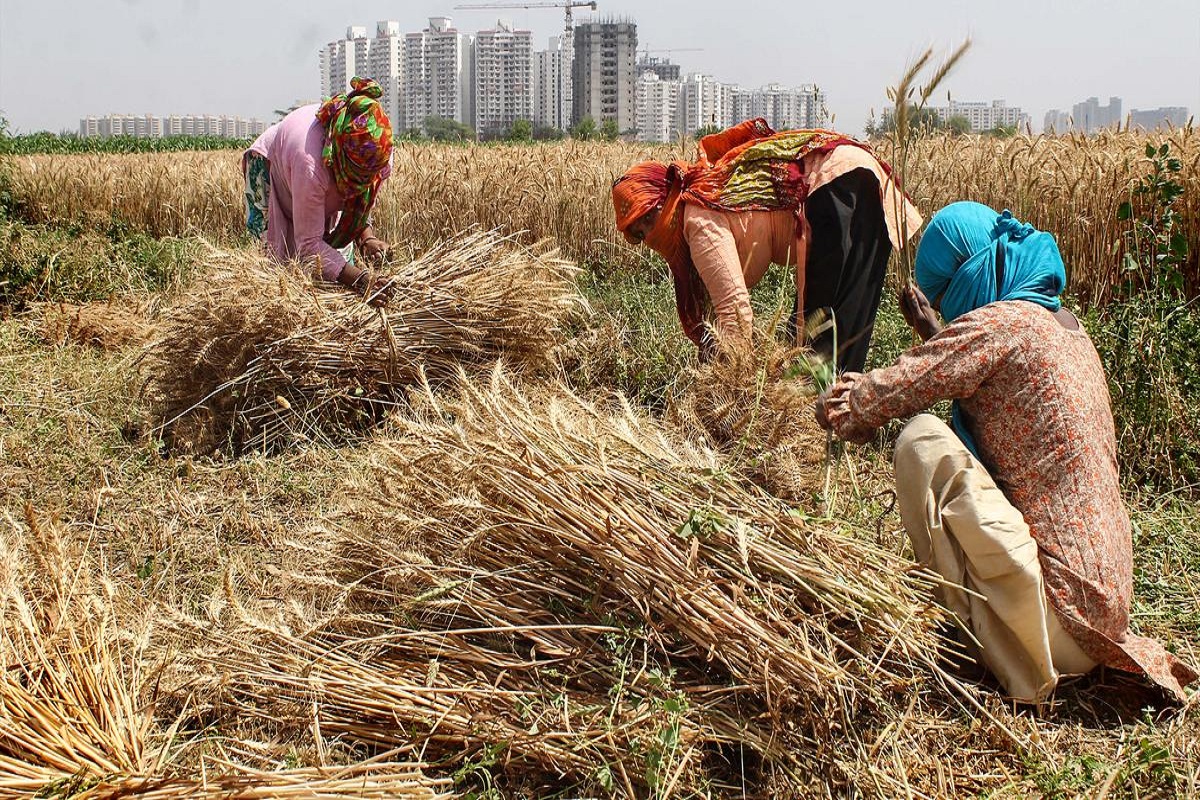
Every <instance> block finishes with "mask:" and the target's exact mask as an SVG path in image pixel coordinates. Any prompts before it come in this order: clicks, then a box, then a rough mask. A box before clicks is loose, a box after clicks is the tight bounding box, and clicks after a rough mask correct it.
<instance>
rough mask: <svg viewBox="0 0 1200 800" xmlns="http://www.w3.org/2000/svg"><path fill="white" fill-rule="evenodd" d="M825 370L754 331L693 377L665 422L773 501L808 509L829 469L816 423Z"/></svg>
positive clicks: (800, 351)
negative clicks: (711, 451) (709, 450)
mask: <svg viewBox="0 0 1200 800" xmlns="http://www.w3.org/2000/svg"><path fill="white" fill-rule="evenodd" d="M826 369H827V366H826V365H825V364H824V362H822V361H821V359H820V358H819V357H818V356H816V355H814V354H813V352H812V351H811V350H808V349H806V348H803V347H795V346H789V345H786V344H782V343H780V342H778V341H777V340H776V338H775V336H774V334H773V333H772V332H769V331H767V332H764V331H758V332H756V333H755V336H754V340H753V342H752V343H749V344H745V345H729V346H726V347H723V348H721V349H720V351H719V352H718V353H717V354H716V355H715V356H714V357H713V358H712V359H711V360H710V361H708V362H707V363H704V364H700V365H699V366H697V367H696V368H694V369H693V370H691V371H690V374H688V375H687V376H686V377H685V378H684V379H683V380H681V381H680V382H679V386H678V387H677V388H676V390H675V393H674V397H673V398H672V400H671V403H670V405H669V406H668V409H667V415H666V416H667V419H668V420H669V421H670V422H671V423H672V424H673V425H675V426H678V427H679V428H680V429H681V430H682V431H683V432H684V433H685V435H687V436H690V437H693V438H700V439H702V440H704V441H706V442H708V443H710V444H711V445H712V446H713V447H715V448H717V449H718V450H719V451H720V452H721V454H722V456H723V457H724V459H725V462H726V464H728V465H729V467H730V468H731V469H737V470H740V471H741V472H742V473H743V474H745V475H746V476H747V477H749V478H750V479H752V480H754V481H755V482H756V483H758V484H760V485H761V486H763V487H764V488H766V489H767V490H769V491H770V492H771V493H772V494H774V495H776V496H777V497H782V498H786V499H789V500H796V501H808V500H811V499H812V497H813V495H814V494H815V493H818V492H820V491H821V490H822V482H823V479H824V475H825V469H824V467H826V466H827V454H828V447H827V436H826V434H825V432H824V431H822V430H821V429H820V427H819V426H818V425H817V422H816V418H815V417H814V416H813V403H814V401H815V400H816V397H817V394H818V393H819V391H820V389H819V386H820V385H821V382H822V381H823V380H825V379H826V376H825V374H824V370H826Z"/></svg>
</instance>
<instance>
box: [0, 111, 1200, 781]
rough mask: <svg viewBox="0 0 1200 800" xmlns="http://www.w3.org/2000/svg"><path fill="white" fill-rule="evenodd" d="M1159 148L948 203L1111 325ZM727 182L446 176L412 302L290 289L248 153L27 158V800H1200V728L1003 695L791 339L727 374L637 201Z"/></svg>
mask: <svg viewBox="0 0 1200 800" xmlns="http://www.w3.org/2000/svg"><path fill="white" fill-rule="evenodd" d="M1167 139H1168V140H1169V142H1170V147H1171V152H1172V154H1173V155H1174V156H1176V157H1178V158H1180V159H1183V160H1184V162H1185V166H1184V170H1183V171H1182V172H1181V173H1180V174H1179V176H1178V180H1180V181H1181V182H1182V183H1184V185H1185V194H1184V196H1183V197H1181V198H1180V199H1179V201H1177V203H1176V209H1177V210H1178V212H1179V214H1180V218H1181V224H1182V225H1183V226H1184V229H1185V231H1186V232H1187V235H1188V237H1189V239H1190V241H1191V243H1192V250H1191V252H1192V256H1191V259H1192V260H1191V263H1190V265H1189V268H1190V269H1191V270H1192V277H1193V279H1194V278H1195V274H1196V254H1197V253H1200V177H1198V174H1200V144H1198V143H1197V141H1196V139H1195V137H1194V136H1193V134H1192V132H1190V131H1176V132H1173V133H1171V134H1170V135H1169V136H1168V137H1167ZM1148 142H1153V143H1155V144H1160V143H1161V142H1160V139H1159V138H1157V137H1155V138H1152V139H1148V138H1147V137H1145V136H1138V135H1134V134H1129V133H1111V134H1106V135H1104V136H1101V137H1096V138H1091V139H1088V138H1082V137H1079V138H1073V137H1058V138H1054V137H1015V138H1011V139H991V138H983V137H970V136H965V137H957V138H932V139H920V140H918V141H916V143H915V144H914V151H913V153H912V154H910V156H909V160H910V164H911V167H910V174H909V175H908V176H907V187H908V190H909V191H910V193H911V194H912V196H913V197H914V199H915V200H916V202H917V204H918V206H919V207H920V209H921V210H922V212H924V213H925V215H926V216H928V215H929V214H930V213H931V212H932V211H934V210H936V209H937V208H938V207H939V206H941V205H942V204H944V203H947V202H950V201H952V200H959V199H975V200H978V201H981V202H986V203H989V204H991V205H993V206H997V207H1009V208H1012V209H1013V210H1014V211H1015V212H1016V213H1017V214H1018V215H1020V216H1023V217H1025V218H1027V219H1028V220H1029V221H1031V222H1033V223H1034V224H1037V225H1039V226H1041V227H1044V228H1046V229H1049V230H1052V231H1054V232H1055V233H1056V234H1057V235H1058V237H1059V241H1060V244H1061V247H1062V250H1063V252H1064V255H1065V257H1066V259H1067V261H1068V263H1069V264H1070V267H1071V270H1072V273H1071V277H1072V281H1073V285H1074V289H1075V292H1076V294H1077V298H1078V299H1079V300H1080V301H1081V302H1084V303H1087V302H1097V303H1103V302H1105V301H1106V300H1107V299H1108V298H1109V295H1110V293H1111V291H1112V289H1113V287H1114V285H1116V283H1117V282H1118V281H1119V280H1120V279H1121V273H1120V270H1121V265H1122V263H1123V259H1124V247H1125V237H1126V230H1127V228H1128V222H1125V221H1121V220H1118V218H1117V216H1118V215H1117V209H1118V207H1119V206H1120V204H1121V203H1122V202H1125V201H1126V200H1129V199H1130V197H1131V195H1130V192H1131V187H1132V186H1133V184H1134V182H1135V181H1137V180H1139V179H1141V178H1142V177H1144V176H1145V175H1146V174H1147V173H1148V171H1149V170H1150V169H1151V166H1152V165H1151V161H1150V159H1148V158H1147V157H1146V154H1145V148H1146V145H1147V143H1148ZM690 147H691V146H690V145H688V146H684V145H680V146H678V147H673V146H659V147H639V146H635V145H630V144H620V143H613V144H605V143H595V142H562V143H554V144H545V145H541V144H539V145H524V146H520V145H495V146H490V145H489V146H450V145H428V144H422V145H416V144H404V145H401V146H399V147H398V149H397V152H396V156H395V165H394V177H393V178H392V179H390V180H389V181H388V183H387V184H386V187H385V190H384V192H383V193H382V195H381V198H380V202H379V205H378V207H377V209H376V212H375V221H376V224H377V226H378V228H379V230H380V232H381V235H383V236H384V237H385V238H388V239H389V240H391V241H393V242H395V243H396V244H397V245H398V247H397V248H396V250H395V252H394V253H393V255H392V257H391V263H389V264H388V265H387V269H388V272H389V274H390V276H391V282H392V288H391V291H390V293H389V294H388V296H387V298H386V302H376V303H367V302H365V301H366V300H368V299H369V298H368V297H366V296H362V297H360V296H357V295H355V294H351V293H348V292H346V291H344V290H343V289H342V288H341V287H338V286H333V285H314V284H313V283H312V281H311V280H310V277H309V276H308V275H307V274H305V273H303V272H302V271H301V270H287V269H280V268H279V265H276V264H271V263H268V262H266V261H265V260H264V259H263V258H262V256H261V254H259V253H257V252H256V251H255V250H254V249H253V248H252V247H251V246H250V245H249V242H248V240H247V239H246V238H245V236H244V234H243V231H242V219H241V215H242V205H241V188H242V187H241V181H240V174H239V169H238V154H237V153H233V152H224V153H222V152H207V153H178V154H174V153H173V154H149V155H66V156H64V155H54V156H49V155H44V156H20V157H13V158H9V159H6V161H5V164H4V165H0V166H11V170H9V184H8V186H7V187H3V188H7V189H8V190H9V191H10V193H11V197H12V200H11V205H10V207H9V212H10V214H11V216H10V217H9V218H8V219H5V220H0V222H3V226H5V227H0V231H2V232H4V233H5V234H6V237H7V238H0V245H3V246H4V248H5V249H3V250H0V258H4V259H7V260H8V261H10V262H12V263H13V264H18V262H20V264H24V263H25V262H28V263H30V264H34V265H36V266H37V267H38V268H39V269H42V270H44V273H36V272H31V273H30V274H35V275H37V277H36V278H31V279H30V286H31V288H30V291H29V294H28V300H27V301H26V299H25V296H23V295H16V294H14V295H12V296H13V297H15V298H17V299H16V300H14V301H13V302H12V303H11V304H7V305H6V304H0V660H2V661H3V663H4V665H5V667H6V669H5V671H4V672H3V673H2V674H0V798H8V797H13V798H25V797H31V796H38V797H53V798H78V799H80V800H82V799H84V798H86V799H87V800H92V799H93V798H117V797H141V798H147V799H148V800H160V799H163V800H165V799H166V798H172V797H199V798H214V799H215V798H226V799H229V798H268V797H271V798H274V797H280V798H292V797H295V798H309V797H325V798H341V797H346V798H350V797H379V798H384V797H400V798H449V797H463V798H471V800H502V799H503V798H514V799H515V798H527V797H564V798H565V797H614V798H629V799H630V800H632V798H655V799H656V800H666V799H667V798H689V799H690V798H705V799H706V800H707V799H708V798H726V797H731V798H789V799H790V798H796V799H797V800H799V799H800V798H809V797H828V798H832V797H864V798H899V797H905V798H943V797H945V798H957V797H970V796H988V797H995V798H1021V797H1048V798H1071V797H1089V798H1091V797H1096V798H1099V797H1110V798H1117V797H1120V798H1141V797H1185V798H1196V797H1200V700H1198V699H1197V698H1198V697H1200V695H1196V696H1193V698H1192V701H1191V703H1190V704H1189V705H1188V706H1186V707H1185V708H1183V709H1181V710H1178V711H1173V712H1172V711H1152V710H1151V709H1152V708H1155V698H1154V696H1153V694H1152V692H1151V690H1149V689H1148V688H1147V687H1146V686H1144V685H1143V684H1142V683H1140V682H1139V681H1138V680H1136V679H1134V678H1129V677H1123V676H1121V675H1120V674H1117V673H1116V672H1114V671H1103V672H1101V673H1100V674H1098V675H1096V676H1092V677H1089V678H1085V679H1084V680H1082V681H1079V682H1069V683H1067V684H1065V685H1064V686H1063V688H1062V689H1061V691H1060V692H1059V694H1058V695H1057V696H1056V697H1055V698H1054V700H1053V702H1052V704H1051V705H1049V706H1048V707H1046V708H1043V709H1037V710H1034V709H1028V708H1024V707H1017V706H1014V705H1013V704H1011V703H1007V702H1005V700H1004V699H1003V698H1002V697H1001V695H1000V693H999V692H997V691H996V690H995V687H994V686H992V685H990V684H988V683H986V681H985V682H980V681H979V680H978V675H977V674H973V673H972V672H971V671H970V665H968V664H964V663H963V660H962V658H961V653H959V652H958V650H957V648H956V646H955V645H954V644H952V643H951V642H950V640H949V639H948V638H947V637H946V636H945V635H944V634H945V632H946V630H947V626H949V625H950V624H951V622H950V620H948V619H947V617H946V614H945V612H944V611H943V610H941V609H940V608H939V607H938V606H937V605H936V604H935V603H934V602H933V600H932V597H933V594H932V588H933V584H934V583H936V581H937V580H938V579H937V578H936V577H935V576H932V575H929V574H928V573H926V572H925V571H923V570H922V569H920V568H919V567H918V566H917V565H916V564H914V563H913V562H912V561H911V552H910V548H909V546H908V540H907V538H906V536H905V534H904V532H903V529H902V526H901V522H900V520H899V518H898V515H897V514H896V513H895V503H894V491H893V490H894V486H895V479H894V475H893V473H892V465H891V462H890V458H889V455H888V449H889V448H888V445H887V437H888V436H889V435H891V433H894V431H892V432H891V433H886V432H885V433H884V434H883V437H882V440H881V442H877V443H875V444H872V445H868V446H865V447H861V448H857V447H847V448H841V447H837V446H834V445H832V444H830V442H829V441H828V440H827V438H826V435H825V433H824V432H823V431H821V430H819V429H818V428H817V427H816V425H815V422H814V420H813V415H812V409H811V404H812V400H813V396H814V393H815V390H814V387H813V384H812V382H811V381H810V380H809V379H806V378H797V377H795V375H794V374H793V373H794V372H795V367H796V366H797V363H798V362H797V361H795V359H797V358H800V354H799V352H798V351H797V349H795V348H785V347H782V346H781V345H779V344H778V343H777V342H776V341H775V339H774V336H773V335H772V334H773V331H772V330H771V329H770V326H769V325H766V324H764V325H762V326H761V330H760V331H759V333H760V334H763V335H760V336H758V337H756V344H757V345H758V349H756V350H755V351H754V352H746V353H743V354H740V358H733V359H725V360H721V361H718V362H714V363H711V364H706V365H698V364H696V363H695V360H694V353H693V351H692V349H691V348H690V345H687V344H686V343H685V342H683V340H682V335H681V334H680V333H679V331H678V330H677V328H678V325H677V321H676V319H675V316H674V313H675V312H674V309H673V307H672V306H671V302H670V298H669V292H670V288H669V286H667V285H664V283H663V282H661V281H657V282H656V281H652V280H649V278H650V277H651V276H652V275H653V274H654V273H655V271H659V270H662V266H661V264H660V263H659V262H657V261H656V260H653V259H651V258H650V256H649V254H648V253H647V251H646V250H645V249H635V248H630V247H629V246H627V245H626V244H625V242H624V240H623V239H622V238H621V237H620V236H618V235H617V233H616V231H615V228H614V225H613V220H612V213H611V206H610V202H609V197H608V190H609V186H610V184H611V181H612V180H613V178H614V177H615V176H617V175H619V174H620V173H621V172H622V171H623V170H624V169H626V168H627V167H628V166H629V165H630V164H632V163H635V162H637V161H639V160H641V159H645V158H660V159H671V158H679V157H684V156H686V155H690V152H688V151H689V150H690ZM889 148H890V145H889V144H888V143H887V142H884V143H882V144H881V145H880V154H881V156H883V157H885V158H887V157H888V153H889ZM41 223H46V225H45V226H43V225H41ZM175 237H178V240H177V239H176V238H175ZM143 238H144V239H147V240H148V241H149V242H150V244H152V245H154V246H153V247H152V246H150V245H148V244H147V243H146V242H143V241H141V239H143ZM198 239H203V240H204V241H198ZM131 243H132V244H131ZM118 261H120V262H121V263H119V264H118V263H117V262H118ZM18 265H19V264H18ZM149 268H154V269H155V271H156V273H158V274H157V276H156V277H155V280H153V281H151V280H150V279H149V278H147V279H146V280H137V281H133V280H123V281H122V280H110V281H109V282H107V283H105V282H101V281H100V280H99V278H98V277H97V278H96V279H95V281H94V282H89V281H84V282H80V281H79V280H68V279H67V278H68V277H69V276H67V275H57V274H51V273H70V272H71V271H72V269H76V270H81V271H84V272H86V273H87V275H88V276H91V277H95V276H93V273H96V274H97V275H98V274H99V273H103V272H106V271H107V272H111V273H113V274H120V273H122V271H125V272H127V273H133V272H136V270H138V269H149ZM11 274H17V271H15V270H14V271H13V272H12V273H11ZM660 274H661V273H660ZM0 277H2V276H0ZM606 277H615V278H617V279H619V280H618V281H616V282H615V283H614V284H613V285H612V286H610V287H609V289H610V290H611V291H610V293H608V294H604V293H598V294H597V293H595V289H596V286H597V285H598V284H600V283H602V279H603V278H606ZM110 285H112V286H117V287H118V289H117V290H115V291H113V292H111V293H110V295H111V296H109V297H108V299H105V300H99V299H97V298H98V297H104V296H105V292H103V291H101V289H99V288H94V287H104V286H110ZM613 286H615V287H616V288H615V289H613V288H612V287H613ZM80 287H82V288H80ZM0 288H3V286H2V284H0ZM767 288H768V289H769V287H767ZM789 289H790V287H787V286H783V287H781V288H780V289H779V297H777V298H774V299H772V298H771V297H766V298H764V297H763V296H762V294H760V295H759V297H758V301H762V302H764V303H765V305H766V306H767V308H766V309H765V310H766V312H767V313H763V314H761V315H759V314H758V312H757V309H756V318H760V319H761V320H767V319H769V318H770V314H771V312H772V309H771V308H770V306H771V304H772V303H775V304H777V305H779V307H780V308H782V309H784V310H786V309H787V308H790V303H791V298H790V297H789V296H787V292H788V290H789ZM84 290H86V292H85V291H84ZM71 292H79V293H83V294H84V295H85V296H84V297H78V296H75V295H71ZM589 292H591V293H589ZM618 292H619V293H622V294H623V296H622V297H614V294H615V293H618ZM647 298H650V299H647ZM80 299H90V300H92V301H94V302H91V303H87V304H85V305H73V304H71V303H67V302H59V301H63V300H76V301H77V300H80ZM376 299H378V298H376ZM2 302H3V301H0V303H2ZM21 303H27V305H26V306H24V307H22V306H21ZM1120 305H1121V304H1120V303H1114V304H1112V305H1111V306H1110V307H1111V308H1116V307H1119V306H1120ZM643 312H645V313H643ZM656 314H657V316H655V315H656ZM777 319H778V315H777ZM776 321H777V320H776ZM879 322H880V326H879V330H878V331H877V334H876V344H875V345H874V347H875V348H884V349H885V351H886V350H887V349H889V348H891V349H897V348H903V347H905V346H907V344H908V343H909V342H910V341H911V338H910V336H909V332H908V331H907V329H906V328H904V327H903V322H902V321H901V320H900V319H899V313H898V312H896V311H895V310H894V309H892V311H891V312H890V317H889V314H888V312H886V311H885V313H881V315H880V318H879ZM672 337H673V338H672ZM1150 341H1151V342H1152V343H1153V344H1154V345H1155V346H1157V345H1158V340H1154V339H1151V340H1150ZM660 379H661V382H662V383H663V386H664V387H665V388H664V390H663V398H662V399H663V404H662V407H659V406H658V405H655V404H654V403H652V402H649V401H647V400H646V399H645V398H644V397H643V396H642V395H640V394H637V393H635V392H633V391H630V387H631V386H634V387H635V388H636V386H637V384H639V383H642V384H649V383H654V382H655V381H659V380H660ZM1189 396H1190V395H1189ZM1117 397H1118V399H1119V396H1117ZM200 445H203V446H200ZM1129 503H1130V508H1131V514H1132V516H1133V520H1134V525H1135V559H1136V561H1135V566H1136V572H1137V578H1136V585H1135V594H1136V600H1135V605H1134V613H1133V617H1134V624H1135V626H1136V629H1137V631H1138V632H1140V633H1143V634H1146V635H1152V636H1155V637H1158V638H1159V639H1161V640H1162V641H1164V642H1165V643H1166V644H1167V645H1168V646H1169V647H1170V648H1171V649H1172V650H1173V651H1175V652H1177V653H1179V654H1180V655H1181V656H1182V657H1183V658H1185V660H1188V661H1189V662H1191V663H1197V661H1200V638H1197V631H1200V612H1198V611H1197V609H1198V608H1200V604H1198V598H1200V535H1198V528H1197V524H1196V521H1195V520H1196V518H1197V513H1196V511H1197V507H1196V504H1195V502H1194V498H1190V499H1189V498H1187V497H1175V496H1174V493H1173V492H1171V493H1163V494H1159V495H1153V494H1146V495H1143V494H1141V493H1140V490H1138V489H1136V488H1131V489H1130V493H1129Z"/></svg>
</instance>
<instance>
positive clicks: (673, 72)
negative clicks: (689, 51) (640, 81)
mask: <svg viewBox="0 0 1200 800" xmlns="http://www.w3.org/2000/svg"><path fill="white" fill-rule="evenodd" d="M643 72H653V73H654V74H655V75H657V76H658V77H659V80H664V81H677V80H679V78H680V73H679V65H678V64H672V63H671V62H670V60H668V59H665V58H655V57H654V56H652V55H650V54H649V53H647V54H644V55H643V56H642V57H641V58H639V59H638V62H637V74H638V76H639V77H640V76H641V75H642V73H643Z"/></svg>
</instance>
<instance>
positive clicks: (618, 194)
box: [612, 161, 670, 244]
mask: <svg viewBox="0 0 1200 800" xmlns="http://www.w3.org/2000/svg"><path fill="white" fill-rule="evenodd" d="M669 175H670V170H669V167H668V166H667V165H666V164H663V163H661V162H659V161H647V162H645V163H643V164H638V165H637V166H635V167H632V168H631V169H630V170H629V171H628V172H626V173H625V174H624V175H622V176H621V177H620V178H617V181H616V183H614V184H613V188H612V196H613V209H614V210H615V211H616V213H617V230H619V231H620V232H621V233H623V234H625V239H626V241H628V242H629V243H630V244H638V240H637V239H634V238H633V237H632V236H630V235H629V234H628V233H626V231H628V230H629V226H630V225H632V224H633V223H635V222H637V221H638V220H639V219H641V218H642V217H643V216H645V215H646V214H647V213H649V212H650V211H653V210H654V209H655V208H657V207H658V206H661V205H662V204H663V202H664V201H665V200H666V199H667V192H668V190H669V189H670V179H669Z"/></svg>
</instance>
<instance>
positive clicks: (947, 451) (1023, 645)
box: [895, 414, 1096, 703]
mask: <svg viewBox="0 0 1200 800" xmlns="http://www.w3.org/2000/svg"><path fill="white" fill-rule="evenodd" d="M895 459H896V494H897V504H898V506H899V508H900V517H901V519H902V520H903V522H904V528H905V530H906V531H907V532H908V536H909V538H910V539H911V540H912V546H913V552H914V553H915V554H916V557H917V560H918V561H919V562H921V564H922V565H924V566H925V567H927V568H929V569H931V570H932V571H934V572H937V573H938V574H939V575H941V576H942V577H943V578H945V579H946V580H947V581H949V582H950V583H951V584H954V585H942V586H939V587H938V595H939V599H940V600H941V602H942V605H944V606H945V607H946V609H947V610H949V611H951V612H952V613H953V614H955V615H956V616H957V617H958V619H959V620H960V621H961V622H962V624H963V625H964V626H966V627H967V628H968V629H969V630H970V631H971V633H972V634H973V635H974V637H975V639H976V640H977V641H978V643H979V647H978V648H977V647H975V645H974V644H973V643H972V644H969V645H968V650H969V651H970V652H971V653H972V654H973V655H976V656H977V657H978V658H979V659H980V660H981V661H982V662H983V664H984V665H985V666H987V668H988V669H990V670H991V671H992V673H993V674H994V675H995V676H996V678H997V679H998V680H999V681H1000V684H1001V685H1002V686H1003V687H1004V689H1005V691H1007V692H1008V694H1009V695H1010V696H1011V697H1012V698H1013V699H1014V700H1018V701H1021V702H1025V703H1040V702H1042V701H1043V700H1045V699H1046V698H1047V697H1048V696H1049V695H1050V693H1051V692H1053V691H1054V688H1055V687H1056V686H1057V685H1058V680H1059V678H1060V677H1061V676H1064V675H1075V674H1082V673H1085V672H1090V671H1091V670H1092V669H1093V668H1094V667H1095V666H1096V663H1095V662H1094V661H1092V659H1091V658H1089V657H1088V656H1087V655H1086V654H1085V653H1084V652H1083V651H1082V650H1081V649H1080V648H1079V645H1077V644H1076V643H1075V641H1074V640H1073V639H1072V638H1071V637H1070V635H1069V634H1067V632H1066V631H1065V630H1063V628H1062V626H1061V625H1060V624H1059V621H1058V617H1057V616H1056V615H1055V613H1054V611H1053V609H1051V608H1050V605H1049V601H1048V600H1047V599H1046V592H1045V587H1044V585H1043V583H1042V568H1041V565H1040V563H1039V562H1038V547H1037V542H1035V541H1034V539H1033V537H1032V536H1031V535H1030V533H1029V527H1028V526H1027V525H1026V524H1025V520H1024V518H1023V517H1022V516H1021V512H1020V511H1018V510H1017V509H1015V508H1013V506H1012V504H1011V503H1009V502H1008V498H1006V497H1005V496H1004V493H1003V492H1001V491H1000V489H999V488H998V487H997V486H996V484H995V482H994V481H993V480H992V477H991V476H990V475H989V474H988V472H987V470H986V469H985V468H984V466H983V465H982V464H980V463H979V461H978V460H977V459H976V458H975V457H974V456H973V455H971V452H970V451H969V450H967V448H966V446H965V445H963V443H962V441H961V440H960V439H959V438H958V437H957V436H956V435H955V434H954V431H952V430H951V429H950V427H949V426H947V425H946V424H945V423H944V422H942V421H941V420H940V419H938V418H937V417H934V416H931V415H929V414H922V415H920V416H918V417H916V418H914V419H913V420H912V421H911V422H910V423H909V424H908V425H907V426H905V428H904V431H903V432H902V433H901V434H900V439H899V441H897V443H896V455H895ZM960 587H965V589H967V590H969V591H964V589H963V588H960Z"/></svg>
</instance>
